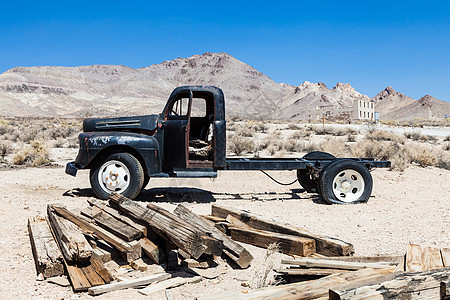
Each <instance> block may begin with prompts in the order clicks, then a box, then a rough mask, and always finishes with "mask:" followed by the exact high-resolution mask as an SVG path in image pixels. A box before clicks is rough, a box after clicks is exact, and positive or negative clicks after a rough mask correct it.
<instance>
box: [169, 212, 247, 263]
mask: <svg viewBox="0 0 450 300" xmlns="http://www.w3.org/2000/svg"><path fill="white" fill-rule="evenodd" d="M174 213H175V214H176V215H178V216H179V217H180V218H181V219H183V220H189V222H190V223H191V224H193V225H194V226H195V227H196V228H198V229H199V230H201V231H202V232H205V233H206V232H207V233H209V234H211V236H212V237H214V238H216V239H218V240H220V241H222V243H223V247H224V249H223V252H224V254H225V255H226V256H227V257H229V258H230V259H231V260H232V261H234V262H235V263H236V264H237V265H238V266H239V267H241V268H247V267H248V266H249V265H250V263H251V262H252V260H253V256H252V255H251V254H250V252H248V251H247V249H245V248H244V247H242V246H241V245H239V244H238V243H236V242H235V241H233V240H232V239H231V238H230V237H228V236H227V235H225V234H224V233H223V232H221V231H220V230H218V229H217V228H215V227H214V223H213V222H211V221H209V220H206V219H204V218H202V217H200V216H198V215H196V214H194V213H193V212H191V211H190V210H189V209H187V208H186V207H185V206H183V205H181V204H179V205H178V206H177V207H176V208H175V210H174Z"/></svg>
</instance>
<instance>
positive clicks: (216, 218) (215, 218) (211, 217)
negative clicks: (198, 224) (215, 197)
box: [200, 215, 226, 223]
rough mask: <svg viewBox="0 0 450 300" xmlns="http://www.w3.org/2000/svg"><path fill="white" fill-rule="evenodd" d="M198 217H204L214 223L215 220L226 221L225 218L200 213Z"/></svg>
mask: <svg viewBox="0 0 450 300" xmlns="http://www.w3.org/2000/svg"><path fill="white" fill-rule="evenodd" d="M200 217H202V218H205V219H207V220H209V221H212V222H214V223H216V222H226V219H225V218H219V217H216V216H210V215H200Z"/></svg>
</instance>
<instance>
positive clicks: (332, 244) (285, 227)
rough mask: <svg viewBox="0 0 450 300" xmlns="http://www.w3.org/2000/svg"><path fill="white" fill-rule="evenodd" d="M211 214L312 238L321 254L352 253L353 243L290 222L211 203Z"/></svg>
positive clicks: (261, 227)
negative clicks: (313, 231) (282, 221)
mask: <svg viewBox="0 0 450 300" xmlns="http://www.w3.org/2000/svg"><path fill="white" fill-rule="evenodd" d="M212 215H213V216H216V217H220V218H226V217H227V216H228V215H232V216H234V217H235V218H237V219H239V220H241V221H242V222H244V223H246V224H248V225H249V226H251V227H253V228H255V229H259V230H267V231H273V232H277V233H283V234H290V235H295V236H300V237H306V238H311V239H314V240H315V242H316V252H317V253H320V254H323V255H327V256H342V255H351V254H352V253H354V248H353V245H352V244H350V243H346V242H344V241H342V240H339V239H337V238H333V237H328V236H325V235H320V234H315V233H312V232H309V231H307V230H306V229H302V228H298V227H295V226H292V225H290V224H280V223H277V222H275V221H273V220H269V219H265V218H263V217H261V216H259V215H256V214H253V213H250V212H247V211H241V210H237V209H233V208H228V207H224V206H221V205H217V204H213V205H212Z"/></svg>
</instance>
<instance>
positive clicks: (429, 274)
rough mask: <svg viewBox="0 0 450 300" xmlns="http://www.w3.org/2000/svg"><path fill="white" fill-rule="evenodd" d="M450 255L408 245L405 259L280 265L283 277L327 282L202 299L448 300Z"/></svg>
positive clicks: (308, 260) (299, 260)
mask: <svg viewBox="0 0 450 300" xmlns="http://www.w3.org/2000/svg"><path fill="white" fill-rule="evenodd" d="M449 253H450V251H449V249H446V248H442V249H438V248H432V247H422V246H420V245H413V244H410V245H408V248H407V252H406V254H405V255H404V256H373V257H362V256H360V257H358V256H354V257H321V258H297V259H291V260H282V263H283V265H284V267H282V269H280V270H277V271H278V272H280V273H285V274H290V275H297V274H300V275H311V274H314V275H321V276H324V277H322V278H320V279H316V280H310V281H302V282H296V283H290V284H285V285H280V286H273V287H266V288H262V289H257V290H252V291H248V292H246V293H245V294H244V293H232V294H226V295H219V296H217V295H216V296H211V297H205V298H201V299H210V300H212V299H215V300H218V299H261V298H263V299H333V300H337V299H348V300H350V299H352V300H353V299H450V265H449V259H448V258H449V257H448V255H449Z"/></svg>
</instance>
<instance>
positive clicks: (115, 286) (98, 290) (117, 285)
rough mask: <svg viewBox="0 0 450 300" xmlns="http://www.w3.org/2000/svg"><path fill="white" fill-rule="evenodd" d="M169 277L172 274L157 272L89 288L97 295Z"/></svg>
mask: <svg viewBox="0 0 450 300" xmlns="http://www.w3.org/2000/svg"><path fill="white" fill-rule="evenodd" d="M169 278H170V274H167V273H161V274H155V275H150V276H145V277H141V278H136V279H130V280H124V281H120V282H114V283H109V284H105V285H100V286H96V287H91V288H89V290H88V293H89V295H93V296H95V295H100V294H103V293H107V292H112V291H118V290H123V289H128V288H135V287H140V286H143V285H149V284H150V283H153V282H159V281H162V280H166V279H169Z"/></svg>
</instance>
